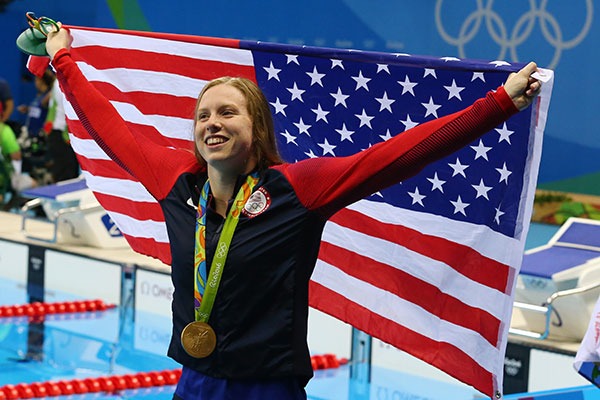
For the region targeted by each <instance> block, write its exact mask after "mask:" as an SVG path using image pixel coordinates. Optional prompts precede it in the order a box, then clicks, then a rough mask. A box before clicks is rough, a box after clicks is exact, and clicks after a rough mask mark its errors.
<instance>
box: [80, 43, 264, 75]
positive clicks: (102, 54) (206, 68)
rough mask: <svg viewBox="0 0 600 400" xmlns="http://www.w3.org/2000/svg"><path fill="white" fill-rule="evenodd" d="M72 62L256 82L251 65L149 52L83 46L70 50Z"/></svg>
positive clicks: (98, 67)
mask: <svg viewBox="0 0 600 400" xmlns="http://www.w3.org/2000/svg"><path fill="white" fill-rule="evenodd" d="M71 56H72V57H73V59H74V60H75V61H82V60H83V61H85V62H86V63H88V64H90V65H93V66H94V68H96V69H108V68H127V69H136V70H144V71H158V72H162V73H170V74H174V75H180V76H186V77H188V78H193V79H199V80H204V81H207V80H211V79H214V78H219V77H221V76H224V75H228V76H242V77H245V78H248V79H251V80H253V81H255V82H256V76H255V74H254V66H252V65H240V64H233V63H229V62H223V61H213V60H202V59H197V58H191V57H185V56H178V55H174V54H164V53H155V52H151V51H143V50H132V49H118V48H105V47H102V46H85V47H77V48H74V49H72V51H71Z"/></svg>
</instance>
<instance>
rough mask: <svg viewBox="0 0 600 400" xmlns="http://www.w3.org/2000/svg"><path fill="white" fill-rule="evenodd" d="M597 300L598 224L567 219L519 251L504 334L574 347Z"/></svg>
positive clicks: (599, 265)
mask: <svg viewBox="0 0 600 400" xmlns="http://www.w3.org/2000/svg"><path fill="white" fill-rule="evenodd" d="M599 296H600V221H594V220H590V219H583V218H569V219H568V220H567V221H566V222H565V223H564V224H563V225H562V226H561V228H560V229H559V230H558V231H557V232H556V234H555V235H554V236H553V237H552V238H551V239H550V240H549V241H548V244H546V245H543V246H540V247H536V248H534V249H531V250H529V251H527V252H525V255H524V257H523V265H522V267H521V272H520V273H519V276H518V278H517V286H516V291H515V302H514V307H513V318H512V321H511V328H510V333H512V334H516V335H522V336H527V337H530V338H534V339H546V338H548V339H553V340H559V341H576V342H580V341H581V340H582V339H583V336H584V335H585V333H586V331H587V328H588V323H589V321H590V318H591V316H592V312H593V310H594V306H595V305H596V301H597V300H598V297H599Z"/></svg>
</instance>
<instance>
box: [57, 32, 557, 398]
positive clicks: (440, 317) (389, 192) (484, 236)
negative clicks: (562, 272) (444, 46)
mask: <svg viewBox="0 0 600 400" xmlns="http://www.w3.org/2000/svg"><path fill="white" fill-rule="evenodd" d="M69 28H70V30H71V34H72V36H73V38H74V40H73V44H72V50H71V53H72V56H73V58H74V59H75V60H76V62H77V63H78V65H79V67H80V69H81V70H82V71H83V73H84V75H85V76H86V77H87V78H88V79H89V80H90V81H92V82H93V84H94V85H95V86H96V87H97V88H98V89H99V90H100V92H101V93H102V94H103V95H104V96H106V97H107V98H108V99H109V100H110V101H111V102H112V104H113V105H114V106H115V108H116V109H117V110H118V112H119V113H120V114H121V115H122V116H123V118H124V119H125V120H126V121H127V122H128V124H129V126H130V128H131V130H132V131H133V132H134V133H135V134H136V135H146V136H149V137H151V138H153V139H154V140H155V141H157V142H159V143H162V144H163V145H165V146H174V147H187V148H190V146H192V121H191V118H192V115H193V108H194V105H195V101H196V97H197V95H198V93H199V91H200V89H201V88H202V86H203V85H204V84H205V83H206V82H207V81H208V80H210V79H212V78H215V77H219V76H223V75H235V76H244V77H247V78H250V79H252V80H254V81H256V82H257V83H258V85H259V86H260V87H261V88H262V89H263V91H264V92H265V94H266V96H267V98H268V101H269V103H270V104H271V106H272V112H273V115H274V117H275V125H276V135H277V137H278V140H279V145H280V150H281V152H282V154H283V156H284V158H285V159H286V160H287V161H289V162H294V161H297V160H301V159H304V158H307V157H335V156H342V155H347V154H352V153H355V152H358V151H360V150H362V149H366V148H368V147H369V146H372V145H373V144H375V143H377V142H381V141H384V140H387V139H389V138H390V137H392V136H394V135H397V134H402V132H404V131H405V130H407V129H410V128H411V127H413V126H415V125H417V124H419V123H422V122H424V121H428V120H431V119H433V118H436V117H440V116H442V115H446V114H449V113H452V112H454V111H458V110H461V109H463V108H464V107H466V106H468V105H470V104H471V103H472V102H473V101H474V100H476V99H477V98H480V97H482V96H484V95H485V93H486V92H487V91H489V90H492V89H495V88H497V87H498V86H499V85H501V84H502V82H504V81H505V79H506V78H507V76H508V74H509V73H510V72H511V71H515V70H517V69H519V67H520V66H517V65H510V64H509V63H506V62H500V61H498V62H478V61H470V60H459V59H456V58H452V57H447V58H433V57H415V56H410V55H407V54H387V53H374V52H363V51H356V50H340V49H323V48H311V47H305V46H290V45H279V44H272V43H261V42H250V41H237V40H231V39H215V38H206V37H196V36H187V35H172V34H159V33H149V32H130V31H118V30H107V29H91V28H82V27H69ZM550 90H551V85H545V87H544V92H543V93H542V95H541V96H540V98H539V99H538V100H537V101H536V104H534V106H533V107H530V108H529V109H528V110H527V111H524V112H521V113H519V114H518V115H516V116H514V117H512V118H511V119H510V120H509V121H507V122H506V123H504V124H502V125H501V126H498V127H497V128H496V129H494V130H492V131H490V132H488V133H487V134H485V135H484V136H483V137H481V139H479V140H476V141H475V142H474V143H471V144H470V145H468V146H466V147H465V148H463V149H462V150H460V151H458V152H456V153H454V154H452V155H451V156H449V157H447V158H445V159H442V160H440V161H439V162H436V163H434V164H431V165H430V166H428V167H427V168H425V169H424V170H423V171H421V172H420V173H419V174H418V175H417V176H415V177H413V178H411V179H408V180H406V181H404V182H401V183H398V184H397V185H394V186H393V187H390V188H388V189H386V190H383V191H381V192H378V193H374V194H372V195H371V196H370V197H369V198H367V199H364V200H362V201H359V202H357V203H355V204H353V205H351V206H350V207H348V208H347V209H344V210H342V211H340V212H339V213H337V214H336V215H334V217H333V218H332V219H331V220H330V222H328V224H327V226H326V229H325V232H324V234H323V238H322V246H321V251H320V255H319V261H318V264H317V266H316V269H315V272H314V274H313V276H312V281H311V286H310V294H311V297H310V303H311V306H313V307H315V308H317V309H320V310H322V311H324V312H326V313H329V314H331V315H333V316H334V317H337V318H339V319H341V320H343V321H345V322H348V323H350V324H352V325H353V326H355V327H357V328H358V329H360V330H362V331H365V332H366V333H368V334H371V335H373V336H375V337H377V338H379V339H381V340H383V341H385V342H387V343H390V344H392V345H394V346H395V347H397V348H399V349H401V350H404V351H406V352H408V353H410V354H412V355H414V356H416V357H418V358H421V359H423V360H425V361H426V362H428V363H430V364H432V365H434V366H436V367H438V368H440V369H441V370H443V371H445V372H447V373H448V374H450V375H452V376H454V377H456V378H457V379H459V380H461V381H462V382H464V383H466V384H468V385H471V386H473V387H475V388H476V389H477V390H479V391H481V392H482V393H485V394H486V395H489V396H494V395H496V394H497V393H501V392H502V375H503V361H504V351H505V347H506V340H507V332H508V324H509V321H510V315H511V310H512V294H513V289H514V285H515V278H516V275H517V273H518V270H519V267H520V263H521V258H522V253H523V249H524V242H525V236H526V233H527V229H528V224H529V218H530V215H531V209H532V200H533V192H534V189H535V181H536V177H537V168H538V164H539V158H540V150H541V136H542V131H543V127H544V123H545V115H546V110H547V106H548V101H549V97H550ZM66 108H67V117H68V119H69V121H68V122H69V128H70V133H71V143H72V145H73V147H74V149H75V151H76V152H77V153H78V155H79V159H80V163H81V166H82V169H83V170H84V174H85V176H86V179H87V183H88V185H89V187H90V188H91V189H92V190H93V191H94V192H95V193H96V195H97V198H98V199H99V201H100V203H101V204H102V205H103V206H104V207H105V208H106V209H107V211H108V212H109V214H110V215H111V217H112V218H113V219H114V221H115V222H116V223H117V225H118V226H119V228H120V229H121V231H122V232H123V234H124V235H125V237H126V238H127V240H128V242H129V243H130V245H131V246H132V248H133V249H134V250H136V251H138V252H141V253H143V254H146V255H150V256H153V257H157V258H159V259H160V260H162V261H163V262H165V263H167V264H169V263H170V260H171V255H170V253H169V248H168V238H167V234H166V229H165V227H164V217H163V215H162V212H161V210H160V208H159V207H158V205H157V203H156V201H155V200H154V198H152V196H150V194H149V193H148V192H147V191H146V190H145V189H144V188H143V187H142V186H141V184H140V183H139V182H137V181H136V179H135V178H134V177H132V176H130V175H129V174H128V173H127V172H125V171H123V170H121V169H120V168H119V167H118V165H116V164H115V163H113V162H112V161H111V160H110V159H109V158H108V156H107V155H106V154H105V153H104V152H103V151H102V149H101V148H100V147H99V146H98V145H97V144H96V143H94V142H93V141H92V140H91V138H90V136H89V135H88V134H87V133H86V132H85V130H84V129H83V125H82V124H81V123H79V121H78V120H77V116H76V115H75V113H74V110H73V108H71V107H70V106H68V105H67V107H66Z"/></svg>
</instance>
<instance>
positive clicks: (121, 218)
mask: <svg viewBox="0 0 600 400" xmlns="http://www.w3.org/2000/svg"><path fill="white" fill-rule="evenodd" d="M110 217H111V218H112V219H113V221H115V223H116V224H117V226H118V227H119V229H120V230H121V232H123V233H125V234H127V235H129V236H134V237H138V238H148V239H154V240H155V241H157V242H160V243H168V242H169V236H168V234H167V227H166V226H165V224H164V222H156V221H150V220H145V221H141V220H139V219H135V218H132V217H130V216H128V215H125V214H121V213H118V212H115V211H111V212H110Z"/></svg>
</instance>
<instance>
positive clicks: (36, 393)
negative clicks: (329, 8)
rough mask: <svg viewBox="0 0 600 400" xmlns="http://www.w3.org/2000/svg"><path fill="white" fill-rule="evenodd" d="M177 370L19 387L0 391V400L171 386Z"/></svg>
mask: <svg viewBox="0 0 600 400" xmlns="http://www.w3.org/2000/svg"><path fill="white" fill-rule="evenodd" d="M180 377H181V370H180V369H174V370H165V371H152V372H138V373H133V374H125V375H112V376H101V377H98V378H85V379H71V380H59V381H48V382H34V383H19V384H17V385H5V386H2V387H0V400H9V399H10V400H12V399H32V398H41V397H53V396H69V395H77V394H86V393H98V392H106V393H115V392H119V391H121V390H131V389H134V390H135V389H140V388H150V387H157V386H168V385H175V384H176V383H177V382H178V381H179V378H180Z"/></svg>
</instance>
